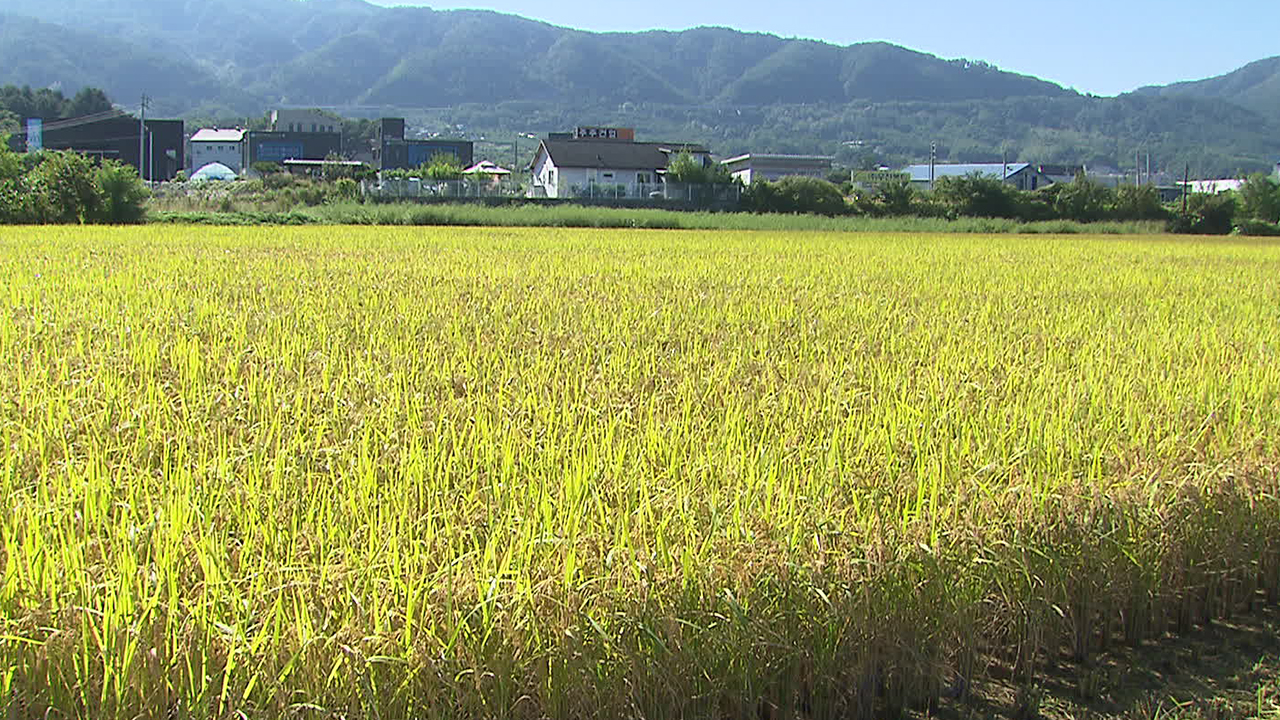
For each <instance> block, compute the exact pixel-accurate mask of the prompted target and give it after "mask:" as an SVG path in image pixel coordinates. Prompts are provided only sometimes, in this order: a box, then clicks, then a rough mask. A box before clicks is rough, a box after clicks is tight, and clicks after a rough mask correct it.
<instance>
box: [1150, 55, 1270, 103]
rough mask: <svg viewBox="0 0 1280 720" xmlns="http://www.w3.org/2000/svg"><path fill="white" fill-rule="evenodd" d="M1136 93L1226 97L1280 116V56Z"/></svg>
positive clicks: (1220, 98) (1211, 97)
mask: <svg viewBox="0 0 1280 720" xmlns="http://www.w3.org/2000/svg"><path fill="white" fill-rule="evenodd" d="M1135 92H1136V93H1137V94H1140V95H1158V96H1161V97H1179V96H1181V97H1193V98H1201V99H1215V100H1226V101H1227V102H1231V103H1235V104H1236V105H1239V106H1241V107H1245V108H1249V109H1250V110H1253V111H1255V112H1259V113H1262V114H1264V115H1269V116H1271V117H1280V56H1277V57H1271V58H1267V59H1265V60H1258V61H1257V62H1251V63H1249V64H1248V65H1245V66H1244V67H1242V68H1240V69H1239V70H1235V71H1232V72H1229V73H1227V74H1225V75H1219V76H1217V77H1211V78H1206V79H1204V80H1192V81H1188V82H1180V83H1174V84H1172V85H1165V86H1148V87H1144V88H1140V89H1138V90H1137V91H1135Z"/></svg>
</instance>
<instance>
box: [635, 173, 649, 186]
mask: <svg viewBox="0 0 1280 720" xmlns="http://www.w3.org/2000/svg"><path fill="white" fill-rule="evenodd" d="M636 183H637V184H639V185H648V184H649V173H636Z"/></svg>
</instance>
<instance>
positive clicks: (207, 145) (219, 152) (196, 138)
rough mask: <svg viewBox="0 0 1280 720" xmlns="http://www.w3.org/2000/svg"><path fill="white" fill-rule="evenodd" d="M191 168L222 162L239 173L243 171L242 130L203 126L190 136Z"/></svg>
mask: <svg viewBox="0 0 1280 720" xmlns="http://www.w3.org/2000/svg"><path fill="white" fill-rule="evenodd" d="M188 157H190V158H191V169H192V170H199V169H200V168H202V167H204V166H205V165H208V164H209V163H215V162H216V163H222V164H223V165H226V166H227V167H228V168H231V170H232V171H233V172H234V173H235V174H237V175H239V174H241V173H242V172H244V130H228V129H219V128H203V129H201V130H197V131H196V134H195V135H192V136H191V154H190V155H189V156H188Z"/></svg>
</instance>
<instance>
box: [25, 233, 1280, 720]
mask: <svg viewBox="0 0 1280 720" xmlns="http://www.w3.org/2000/svg"><path fill="white" fill-rule="evenodd" d="M1276 277H1280V246H1277V245H1276V244H1274V243H1271V244H1268V243H1265V242H1261V241H1249V240H1241V239H1232V240H1191V239H1187V238H1180V237H1170V236H1166V237H1144V238H1133V239H1130V238H1103V237H1097V236H1090V237H1075V238H1068V237H1062V236H1048V237H1037V238H1029V237H1016V236H954V235H953V236H941V235H926V234H899V235H874V234H857V235H850V234H835V233H814V232H809V233H779V232H771V233H759V232H756V233H750V232H742V233H711V232H664V233H653V232H645V231H609V232H603V231H599V230H527V229H525V230H512V229H496V228H460V229H448V230H445V229H430V230H424V229H389V228H379V229H372V228H353V227H318V228H254V229H242V228H194V227H187V226H173V227H167V226H150V227H145V228H140V229H138V228H135V229H113V228H97V229H93V228H10V229H0V288H2V290H0V357H4V358H6V359H7V360H8V362H7V363H6V365H5V367H4V368H3V370H0V443H2V446H3V448H4V451H3V455H2V456H0V495H3V497H4V502H5V505H6V508H7V511H6V512H5V513H3V514H0V693H3V694H2V695H0V697H3V698H4V702H6V703H8V706H9V707H10V708H13V709H14V710H13V711H12V712H16V713H17V714H18V716H20V717H26V716H44V715H45V713H47V712H51V709H52V714H53V715H60V716H70V717H84V718H88V717H93V718H119V719H122V720H123V719H125V718H135V717H146V718H151V717H155V718H159V717H169V716H175V715H176V716H183V717H201V718H204V717H236V716H239V715H238V713H240V714H243V715H244V716H248V717H254V718H258V717H286V716H303V717H364V718H373V717H381V718H398V717H416V718H431V717H441V718H455V717H467V718H470V717H493V718H499V717H503V718H505V717H516V718H521V717H526V718H542V717H549V718H578V717H635V718H640V717H643V718H676V717H706V718H713V717H714V718H758V717H771V718H773V717H804V718H850V717H854V718H857V717H881V716H884V715H885V714H887V713H891V712H896V711H898V710H901V709H904V708H906V709H909V708H913V707H914V708H920V707H929V706H932V705H934V704H938V703H941V704H943V705H946V704H947V703H949V702H953V701H955V700H956V699H958V698H960V697H962V696H964V695H965V694H966V693H968V692H970V691H972V690H974V689H975V688H981V687H982V685H983V683H984V681H985V680H986V679H987V678H993V677H996V676H999V677H1000V678H1002V679H1005V680H1008V681H1009V682H1012V683H1013V684H1014V685H1015V686H1018V687H1027V688H1034V687H1035V686H1036V683H1037V681H1038V680H1039V679H1040V678H1042V677H1043V674H1044V671H1045V667H1046V665H1047V664H1049V663H1053V662H1057V661H1059V660H1063V659H1067V660H1072V661H1075V662H1079V663H1082V664H1084V665H1087V664H1088V663H1089V662H1090V659H1091V658H1092V657H1093V656H1095V655H1096V653H1098V652H1099V651H1101V650H1103V649H1106V648H1112V647H1115V646H1117V645H1120V644H1126V643H1139V642H1141V641H1143V640H1146V639H1150V638H1155V637H1160V636H1162V635H1163V634H1164V633H1166V632H1167V631H1171V630H1172V631H1179V630H1187V629H1190V628H1192V627H1194V626H1196V625H1199V624H1202V623H1204V622H1206V621H1208V620H1211V619H1213V618H1217V617H1222V616H1226V615H1229V614H1233V613H1241V612H1245V611H1247V610H1248V609H1250V608H1251V607H1254V606H1256V605H1257V604H1260V603H1266V602H1275V601H1277V600H1280V477H1278V474H1277V473H1278V471H1277V463H1278V462H1280V424H1277V423H1276V418H1277V417H1280V362H1277V360H1278V359H1280V322H1277V314H1276V308H1277V307H1280V285H1278V284H1277V283H1276V280H1275V279H1276ZM1031 692H1032V691H1030V690H1029V691H1028V693H1029V695H1028V697H1031V695H1030V693H1031ZM51 716H52V715H51Z"/></svg>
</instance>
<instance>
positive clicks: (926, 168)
mask: <svg viewBox="0 0 1280 720" xmlns="http://www.w3.org/2000/svg"><path fill="white" fill-rule="evenodd" d="M903 171H904V172H906V173H907V174H909V175H910V176H911V184H912V185H915V186H920V187H926V188H927V187H930V185H931V183H932V182H936V181H937V180H940V179H942V178H944V177H957V178H960V177H966V176H968V175H979V176H982V177H988V178H995V179H998V180H1003V182H1005V183H1006V184H1008V185H1012V186H1014V187H1015V188H1017V189H1019V190H1039V189H1040V188H1042V187H1046V186H1048V185H1052V184H1053V178H1051V177H1050V176H1049V175H1046V174H1045V173H1043V172H1041V171H1040V170H1039V169H1038V168H1037V167H1036V166H1034V165H1032V164H1031V163H965V164H958V165H944V164H940V163H939V164H934V165H932V166H931V165H929V164H928V163H925V164H921V165H908V166H907V167H906V168H904V169H903Z"/></svg>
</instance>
